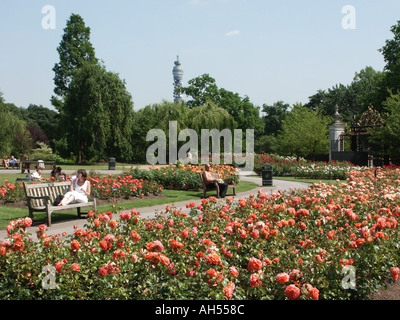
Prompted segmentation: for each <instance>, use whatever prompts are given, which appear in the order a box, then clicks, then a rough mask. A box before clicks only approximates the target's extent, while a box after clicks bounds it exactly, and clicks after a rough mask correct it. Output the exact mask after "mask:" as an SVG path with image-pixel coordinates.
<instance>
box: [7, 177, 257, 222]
mask: <svg viewBox="0 0 400 320" xmlns="http://www.w3.org/2000/svg"><path fill="white" fill-rule="evenodd" d="M0 177H1V178H0V179H1V180H0V181H2V182H3V179H4V178H3V176H0ZM6 179H7V178H6ZM8 179H9V180H10V181H13V180H14V179H16V175H15V174H14V175H12V179H13V180H11V178H8ZM255 188H257V184H255V183H252V182H247V181H241V182H240V183H239V184H238V185H237V187H236V192H245V191H248V190H252V189H255ZM210 195H211V193H210ZM202 196H203V192H200V191H176V190H164V191H163V196H160V197H156V198H152V199H146V198H144V199H136V200H131V201H124V202H119V203H116V204H115V207H113V204H112V203H110V204H109V205H103V206H99V207H98V210H99V211H109V210H111V211H113V210H114V209H118V210H121V211H122V210H126V209H133V208H135V209H140V208H145V207H150V206H154V205H160V204H171V203H176V202H181V201H191V200H197V199H200V198H201V197H202ZM139 211H140V210H139ZM27 216H28V209H19V208H12V207H7V206H0V229H4V228H5V227H6V226H7V225H8V223H9V222H10V221H11V220H15V219H18V218H23V217H27ZM74 219H77V214H76V211H75V210H74V211H62V212H57V213H56V214H54V215H52V222H61V221H67V220H74ZM46 222H47V218H46V214H45V213H40V212H39V213H35V225H36V224H41V223H46Z"/></svg>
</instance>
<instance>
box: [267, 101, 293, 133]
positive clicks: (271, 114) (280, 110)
mask: <svg viewBox="0 0 400 320" xmlns="http://www.w3.org/2000/svg"><path fill="white" fill-rule="evenodd" d="M289 109H290V106H289V105H288V104H287V103H284V102H283V101H278V102H275V103H274V104H273V105H272V106H269V105H267V104H264V105H263V109H262V111H263V113H264V116H263V119H264V134H266V135H268V136H269V135H274V136H276V135H277V134H278V132H279V131H280V130H281V128H282V121H283V120H284V119H285V117H286V116H287V115H288V114H289Z"/></svg>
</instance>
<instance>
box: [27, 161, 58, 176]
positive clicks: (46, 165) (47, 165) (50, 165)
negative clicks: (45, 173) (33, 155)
mask: <svg viewBox="0 0 400 320" xmlns="http://www.w3.org/2000/svg"><path fill="white" fill-rule="evenodd" d="M32 164H33V169H35V166H36V165H37V164H38V161H34V160H22V165H21V173H25V170H26V171H28V173H30V172H31V165H32ZM42 164H43V165H44V168H43V169H48V170H51V169H53V166H54V165H55V164H56V162H55V161H43V162H42Z"/></svg>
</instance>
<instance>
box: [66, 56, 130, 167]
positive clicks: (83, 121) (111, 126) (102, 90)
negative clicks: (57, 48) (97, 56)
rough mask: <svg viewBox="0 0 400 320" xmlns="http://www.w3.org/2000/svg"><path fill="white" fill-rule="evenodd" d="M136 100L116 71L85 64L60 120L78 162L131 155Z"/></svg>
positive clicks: (80, 70)
mask: <svg viewBox="0 0 400 320" xmlns="http://www.w3.org/2000/svg"><path fill="white" fill-rule="evenodd" d="M132 117H133V102H132V99H131V95H130V94H129V93H128V91H127V90H126V87H125V83H124V81H122V80H121V79H120V78H119V77H118V75H117V74H114V73H112V72H107V71H106V70H105V68H104V67H103V66H101V65H99V64H98V63H91V62H87V63H84V64H83V65H82V66H81V67H80V68H79V69H77V71H76V73H75V74H74V76H73V78H72V82H71V84H70V88H69V92H68V94H67V96H66V99H65V104H64V110H63V112H62V113H61V121H62V123H63V124H64V127H65V132H66V140H67V142H68V145H69V146H70V149H71V151H73V152H74V154H75V155H77V157H78V162H82V161H84V160H86V161H90V160H98V159H101V158H102V159H105V158H107V157H111V156H113V157H116V158H118V159H119V160H122V161H130V160H131V158H132V147H131V140H130V137H131V130H132Z"/></svg>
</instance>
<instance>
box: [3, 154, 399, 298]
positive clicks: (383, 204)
mask: <svg viewBox="0 0 400 320" xmlns="http://www.w3.org/2000/svg"><path fill="white" fill-rule="evenodd" d="M265 157H267V156H265V155H264V156H259V158H258V162H257V161H256V168H255V170H256V171H257V168H258V167H257V166H258V165H260V164H262V163H263V161H266V160H268V162H273V165H274V170H275V172H276V174H277V175H282V176H284V175H289V174H290V175H292V176H293V175H294V173H293V172H295V171H296V172H298V173H297V175H299V176H300V175H302V176H306V172H310V174H311V172H312V174H315V173H316V172H320V173H319V174H320V176H318V177H317V179H324V178H327V179H338V180H337V181H336V182H334V183H332V184H326V183H323V182H319V183H314V184H312V185H311V186H310V187H309V188H308V189H305V190H291V191H290V192H276V193H269V194H266V193H261V192H256V193H255V194H254V195H252V196H249V197H247V198H240V197H235V198H233V197H227V198H226V199H216V198H214V197H212V196H210V197H209V198H207V199H202V201H201V203H200V204H198V205H195V204H194V202H190V201H189V202H188V203H187V205H186V207H187V208H188V209H189V213H185V212H182V211H181V210H179V209H178V208H176V207H174V206H173V205H166V206H165V209H164V210H163V211H162V212H160V213H159V214H157V216H156V218H154V219H142V218H141V216H140V210H139V209H131V210H125V211H122V212H119V211H118V210H117V209H116V210H115V212H112V211H108V212H101V211H99V212H94V211H90V212H89V214H88V218H87V223H86V225H85V227H84V228H75V232H74V233H73V234H71V235H67V234H59V235H52V236H48V235H47V234H46V231H47V227H46V226H45V225H39V226H38V227H37V231H36V234H29V233H27V231H26V230H27V228H28V227H30V226H31V225H32V220H31V219H30V218H24V217H21V218H20V219H16V220H14V221H11V222H10V224H9V225H8V226H7V233H8V236H7V238H6V239H4V240H2V242H0V287H1V288H2V289H1V290H0V299H2V300H3V299H13V300H14V299H25V300H31V299H32V300H38V299H53V300H58V299H60V300H61V299H62V300H68V299H78V300H89V299H90V300H92V299H96V300H98V299H100V300H102V299H112V300H115V299H135V300H141V299H148V300H159V299H167V300H169V299H174V300H201V299H205V300H209V299H210V300H211V299H212V300H250V299H255V300H263V299H265V300H282V299H299V300H316V299H320V300H341V299H370V298H371V295H372V293H373V292H375V291H376V290H378V289H380V288H382V287H385V285H387V284H389V283H391V282H393V281H397V279H398V276H399V265H400V260H399V259H400V255H399V244H398V238H399V236H400V233H399V226H398V220H399V217H400V202H399V199H400V189H399V188H400V169H397V168H395V167H390V168H356V167H352V166H350V165H348V164H336V165H335V164H333V165H332V164H329V165H328V164H323V163H319V164H317V163H309V162H305V161H304V163H300V162H299V161H298V160H293V159H277V158H274V159H272V158H271V157H270V156H268V157H269V158H268V159H266V158H265ZM310 166H312V168H313V169H314V170H307V168H309V167H310ZM318 168H321V170H319V169H318ZM199 170H201V167H196V166H189V165H185V166H184V165H177V166H169V167H166V168H163V169H153V170H149V171H141V170H138V169H135V170H130V171H129V172H125V173H124V175H123V176H120V177H118V178H111V177H104V178H99V177H95V178H91V179H92V180H91V181H92V183H93V185H94V188H95V189H96V191H98V194H99V197H107V196H114V197H116V194H118V197H121V196H122V197H123V196H128V197H129V196H134V197H139V198H140V197H146V195H147V194H159V193H162V190H163V188H176V189H179V188H181V189H182V188H196V187H198V186H197V185H196V184H197V183H198V182H199V181H198V180H197V179H198V173H197V172H198V171H199ZM217 170H218V171H219V172H220V173H221V174H222V175H223V176H224V177H230V178H234V179H237V181H238V176H237V174H236V172H235V171H234V170H232V167H231V166H220V167H218V169H217ZM285 170H286V171H285ZM299 172H301V173H299ZM323 172H325V176H323ZM334 175H340V176H334ZM341 175H344V176H343V177H342V176H341ZM339 179H340V180H339ZM183 182H185V183H183ZM239 183H240V182H239ZM128 193H129V195H128ZM20 195H21V193H20V186H18V185H15V184H12V183H10V182H5V183H4V184H3V185H2V186H1V187H0V197H1V198H2V199H3V200H4V198H6V197H14V200H15V199H16V198H17V197H18V196H20ZM22 195H23V192H22ZM10 201H11V200H10ZM116 217H117V218H116Z"/></svg>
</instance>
